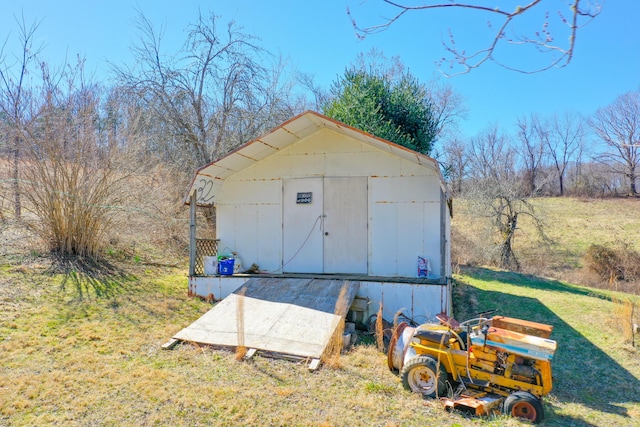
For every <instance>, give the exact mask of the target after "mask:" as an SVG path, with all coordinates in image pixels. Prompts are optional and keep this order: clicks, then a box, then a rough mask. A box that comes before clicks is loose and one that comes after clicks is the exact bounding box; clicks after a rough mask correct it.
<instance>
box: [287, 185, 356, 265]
mask: <svg viewBox="0 0 640 427" xmlns="http://www.w3.org/2000/svg"><path fill="white" fill-rule="evenodd" d="M283 196H284V199H283V224H282V228H283V230H282V231H283V268H282V271H284V272H290V273H348V274H356V273H357V274H366V273H367V258H368V240H367V218H368V214H367V205H368V197H367V178H366V177H347V178H328V177H327V178H299V179H288V180H285V181H284V189H283Z"/></svg>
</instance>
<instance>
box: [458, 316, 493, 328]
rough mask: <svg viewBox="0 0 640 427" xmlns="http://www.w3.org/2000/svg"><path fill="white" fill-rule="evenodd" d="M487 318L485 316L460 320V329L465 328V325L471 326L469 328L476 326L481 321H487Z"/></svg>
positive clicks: (480, 323)
mask: <svg viewBox="0 0 640 427" xmlns="http://www.w3.org/2000/svg"><path fill="white" fill-rule="evenodd" d="M488 320H489V319H487V318H486V317H476V318H475V319H469V320H465V321H464V322H460V329H465V328H466V327H467V326H471V328H472V329H473V328H475V327H478V326H480V325H482V324H483V323H485V322H487V321H488Z"/></svg>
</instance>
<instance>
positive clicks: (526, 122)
mask: <svg viewBox="0 0 640 427" xmlns="http://www.w3.org/2000/svg"><path fill="white" fill-rule="evenodd" d="M516 126H517V128H518V132H517V138H518V141H519V143H520V144H519V145H518V148H517V152H518V154H519V156H520V158H521V159H522V162H523V166H524V170H523V172H524V178H525V182H526V184H527V186H526V191H527V193H528V195H529V196H532V195H534V194H535V193H536V191H537V190H538V188H539V185H538V175H539V172H540V169H541V168H542V163H543V159H544V156H545V148H546V140H547V138H548V135H547V132H546V130H545V125H544V123H543V122H542V121H541V119H540V117H538V116H537V115H535V114H531V115H530V116H529V117H521V118H519V119H518V122H517V124H516Z"/></svg>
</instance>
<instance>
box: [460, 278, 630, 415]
mask: <svg viewBox="0 0 640 427" xmlns="http://www.w3.org/2000/svg"><path fill="white" fill-rule="evenodd" d="M464 274H466V275H467V276H470V277H472V278H474V279H479V280H490V281H497V282H499V283H505V284H509V285H511V286H516V287H523V288H530V289H536V290H541V291H550V292H565V293H569V294H575V295H580V296H590V297H594V296H595V297H599V298H606V296H605V295H604V294H603V293H599V292H598V291H597V290H595V293H592V292H590V290H586V289H581V288H577V287H573V286H570V285H564V284H562V283H561V282H557V281H547V280H545V279H540V278H536V277H535V276H527V275H520V274H517V273H512V272H499V271H493V270H489V269H480V268H473V269H465V271H464ZM459 285H462V286H465V287H467V289H466V290H463V291H459V292H458V294H459V298H460V299H461V301H459V302H458V305H465V300H467V302H468V304H467V305H471V306H473V307H474V308H473V309H474V310H475V309H476V308H477V309H478V310H475V311H483V310H488V309H496V308H497V309H498V312H497V313H496V314H498V315H503V316H507V317H516V318H521V319H526V320H532V321H536V322H541V323H546V324H550V325H553V327H554V329H553V334H552V335H551V338H552V339H554V340H556V341H557V342H558V350H557V351H556V354H555V357H554V361H553V364H552V368H553V381H554V383H553V391H552V395H553V396H554V397H555V398H557V399H558V401H560V402H562V403H567V404H570V403H577V404H582V405H585V406H588V407H590V408H592V409H594V410H596V411H600V412H606V413H610V414H616V415H619V416H622V417H625V418H627V419H628V420H629V423H630V424H629V425H631V423H633V420H632V419H631V416H630V414H628V412H627V408H625V407H624V406H622V405H623V404H627V403H633V402H636V401H637V392H638V390H640V381H639V380H638V379H637V378H636V377H635V376H634V374H632V373H630V372H629V371H627V370H626V369H625V368H623V367H622V366H621V365H620V364H619V363H618V362H617V361H616V360H614V359H613V358H611V357H610V356H609V355H608V354H607V353H606V352H604V351H603V350H601V349H600V348H599V347H597V346H596V345H594V344H593V343H592V342H591V341H589V340H588V339H587V338H586V337H585V336H584V335H583V334H582V333H581V332H580V331H578V330H576V329H574V328H573V327H571V326H570V325H569V324H567V323H566V322H565V321H564V320H562V319H561V318H560V317H558V316H557V315H556V314H555V313H554V312H553V311H551V310H550V309H548V308H547V307H546V305H545V304H543V303H542V302H541V301H540V300H538V299H536V298H532V297H528V296H522V295H513V294H510V293H503V292H498V291H488V290H482V289H478V288H477V287H473V286H470V285H467V284H465V283H459ZM460 311H464V310H460ZM470 314H471V313H470V312H469V311H468V309H467V312H466V313H465V314H464V315H460V314H459V313H456V316H457V317H460V319H464V317H469V315H470ZM463 316H464V317H463ZM593 327H594V328H597V327H598V325H597V324H594V325H593ZM612 345H613V344H612ZM545 407H546V408H545V409H547V412H548V413H547V417H546V418H547V420H548V422H549V424H550V425H577V426H596V425H597V424H591V423H590V422H588V421H587V420H586V419H583V418H581V417H579V416H569V415H565V414H560V413H557V412H556V410H557V408H556V407H554V406H553V405H552V404H550V403H549V400H548V399H547V400H546V401H545Z"/></svg>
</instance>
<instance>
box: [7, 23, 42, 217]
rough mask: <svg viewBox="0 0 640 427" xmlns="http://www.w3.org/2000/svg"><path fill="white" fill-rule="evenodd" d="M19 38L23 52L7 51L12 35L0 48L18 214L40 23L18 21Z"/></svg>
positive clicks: (14, 194) (18, 211) (14, 203)
mask: <svg viewBox="0 0 640 427" xmlns="http://www.w3.org/2000/svg"><path fill="white" fill-rule="evenodd" d="M16 22H17V23H18V28H19V34H18V39H19V42H20V53H19V54H18V55H16V56H9V55H8V53H7V52H6V50H7V45H8V42H9V38H7V40H6V41H5V43H4V44H3V45H2V48H1V49H0V112H1V113H3V116H4V120H5V121H6V122H7V126H8V128H9V135H10V139H11V141H12V161H13V168H12V174H11V175H12V188H13V212H14V216H15V217H16V218H20V216H21V215H22V201H21V197H20V196H21V192H20V159H21V150H22V139H23V134H24V127H25V125H26V124H27V122H28V121H29V120H31V119H32V117H29V115H28V113H29V111H30V105H29V103H30V96H31V93H30V91H29V87H28V84H27V83H28V82H27V79H28V74H29V72H30V71H32V70H31V68H32V67H33V66H34V65H37V64H36V62H37V59H36V58H37V55H38V54H39V52H40V48H39V47H35V46H34V44H33V42H34V37H35V33H36V31H37V29H38V25H39V24H38V23H37V22H36V23H33V24H32V25H31V26H27V24H26V23H25V21H24V18H23V19H22V21H17V20H16Z"/></svg>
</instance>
